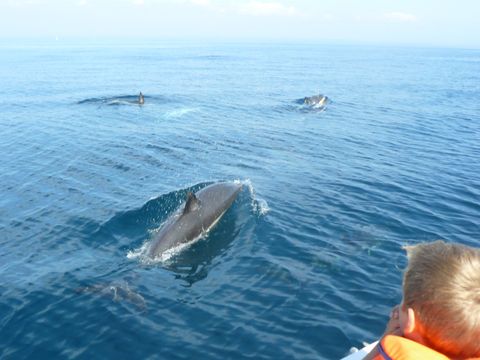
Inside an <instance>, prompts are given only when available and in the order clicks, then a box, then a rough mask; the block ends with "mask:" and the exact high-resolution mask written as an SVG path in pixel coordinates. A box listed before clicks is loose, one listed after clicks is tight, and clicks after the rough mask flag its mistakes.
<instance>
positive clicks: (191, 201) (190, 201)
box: [183, 191, 200, 214]
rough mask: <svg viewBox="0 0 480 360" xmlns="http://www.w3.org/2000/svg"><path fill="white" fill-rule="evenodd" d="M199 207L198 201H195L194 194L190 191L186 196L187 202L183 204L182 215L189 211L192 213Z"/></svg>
mask: <svg viewBox="0 0 480 360" xmlns="http://www.w3.org/2000/svg"><path fill="white" fill-rule="evenodd" d="M199 205H200V200H198V199H197V197H196V196H195V194H194V193H193V192H191V191H189V192H188V194H187V202H186V203H185V208H184V209H183V213H184V214H186V213H188V212H190V211H194V210H197V209H198V206H199Z"/></svg>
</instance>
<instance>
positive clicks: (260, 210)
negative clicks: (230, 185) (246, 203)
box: [234, 179, 270, 216]
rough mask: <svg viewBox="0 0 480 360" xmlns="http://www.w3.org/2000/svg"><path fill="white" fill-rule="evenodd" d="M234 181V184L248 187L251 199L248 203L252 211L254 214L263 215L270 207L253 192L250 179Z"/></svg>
mask: <svg viewBox="0 0 480 360" xmlns="http://www.w3.org/2000/svg"><path fill="white" fill-rule="evenodd" d="M234 182H235V183H236V184H242V185H243V186H245V187H246V188H247V189H248V192H249V193H250V199H251V203H250V204H251V207H252V211H253V212H254V213H255V214H257V215H260V216H265V215H266V214H267V213H268V212H269V211H270V207H269V206H268V203H267V201H266V200H264V199H262V198H260V197H258V196H257V194H256V193H255V189H254V187H253V184H252V181H251V180H250V179H246V180H234Z"/></svg>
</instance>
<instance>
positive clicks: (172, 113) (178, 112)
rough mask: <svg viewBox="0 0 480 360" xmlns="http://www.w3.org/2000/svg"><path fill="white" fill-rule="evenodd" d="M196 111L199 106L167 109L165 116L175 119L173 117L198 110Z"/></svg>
mask: <svg viewBox="0 0 480 360" xmlns="http://www.w3.org/2000/svg"><path fill="white" fill-rule="evenodd" d="M196 111H198V109H197V108H184V109H175V110H170V111H167V112H166V113H165V115H164V116H165V118H167V119H173V118H179V117H182V116H183V115H186V114H188V113H191V112H196Z"/></svg>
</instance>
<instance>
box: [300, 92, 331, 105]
mask: <svg viewBox="0 0 480 360" xmlns="http://www.w3.org/2000/svg"><path fill="white" fill-rule="evenodd" d="M327 102H328V97H326V96H325V95H321V94H320V95H314V96H307V97H305V98H304V99H303V103H304V104H305V105H308V106H312V107H322V106H325V105H326V104H327Z"/></svg>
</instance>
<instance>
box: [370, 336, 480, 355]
mask: <svg viewBox="0 0 480 360" xmlns="http://www.w3.org/2000/svg"><path fill="white" fill-rule="evenodd" d="M377 349H378V352H379V354H378V355H377V356H375V358H374V360H450V358H448V357H447V356H445V355H443V354H441V353H439V352H437V351H435V350H433V349H430V348H428V347H426V346H424V345H422V344H419V343H417V342H415V341H412V340H409V339H406V338H404V337H400V336H394V335H387V336H385V337H384V338H383V339H382V340H381V341H380V342H379V344H378V345H377ZM465 360H480V358H471V359H465Z"/></svg>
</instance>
